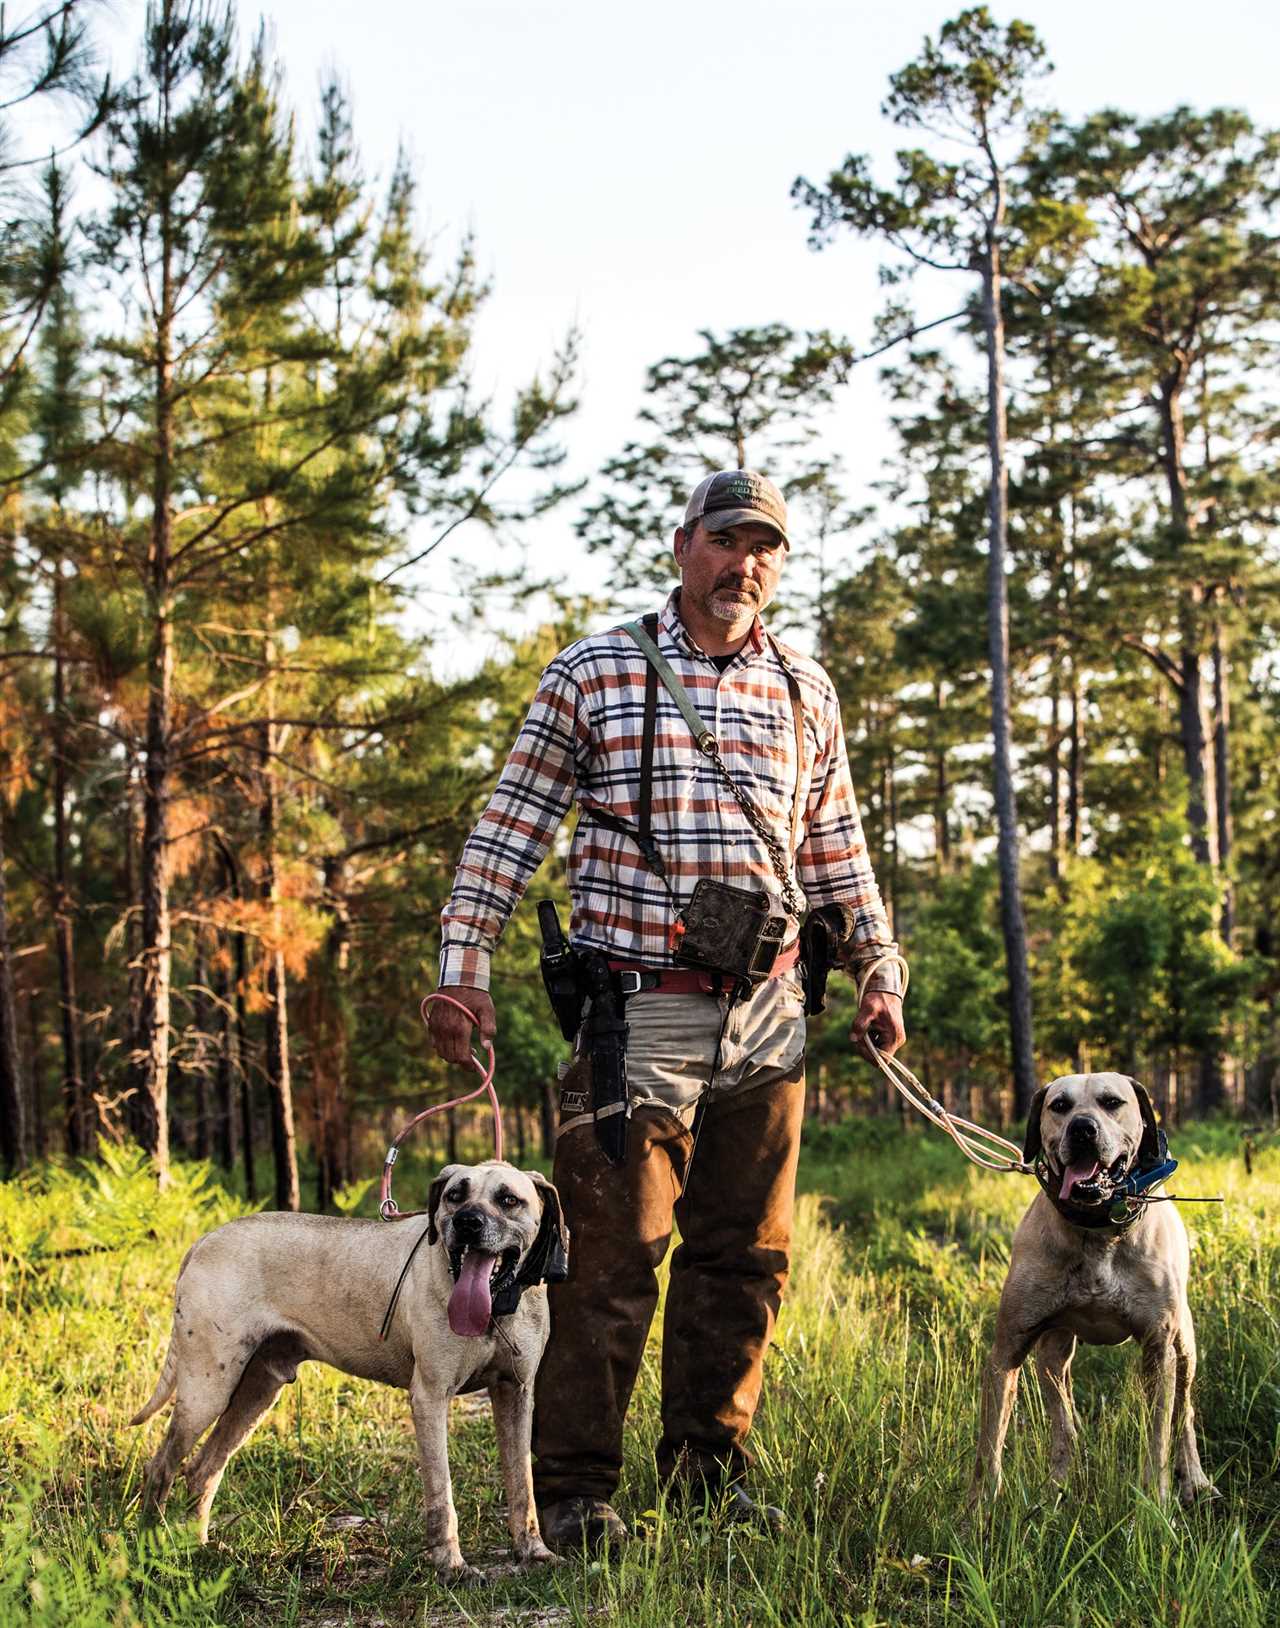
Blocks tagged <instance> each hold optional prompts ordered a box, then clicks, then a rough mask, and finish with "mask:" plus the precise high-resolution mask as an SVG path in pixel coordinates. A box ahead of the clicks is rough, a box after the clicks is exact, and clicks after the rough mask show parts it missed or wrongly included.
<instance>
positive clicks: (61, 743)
mask: <svg viewBox="0 0 1280 1628" xmlns="http://www.w3.org/2000/svg"><path fill="white" fill-rule="evenodd" d="M62 595H63V578H62V562H61V560H60V559H56V558H55V560H54V562H53V718H52V720H51V722H52V725H53V728H52V737H53V738H52V745H53V935H54V941H55V943H56V945H57V952H58V1017H59V1020H60V1021H59V1027H60V1029H61V1033H62V1102H63V1112H64V1116H65V1123H66V1136H67V1152H68V1153H70V1154H71V1156H72V1157H73V1158H77V1157H83V1156H84V1155H85V1154H87V1153H91V1152H92V1151H93V1147H94V1142H95V1135H96V1129H97V1127H96V1125H95V1124H94V1119H95V1118H96V1116H95V1115H94V1114H93V1113H92V1111H91V1109H90V1104H89V1101H88V1096H87V1093H86V1091H85V1087H84V1066H83V1060H82V1057H81V1045H80V1007H79V1002H78V1000H77V996H76V957H75V938H74V932H73V928H72V909H71V889H70V887H69V885H68V881H67V875H68V863H67V847H68V844H67V711H66V707H67V696H66V666H65V651H64V643H65V626H64V619H63V610H62Z"/></svg>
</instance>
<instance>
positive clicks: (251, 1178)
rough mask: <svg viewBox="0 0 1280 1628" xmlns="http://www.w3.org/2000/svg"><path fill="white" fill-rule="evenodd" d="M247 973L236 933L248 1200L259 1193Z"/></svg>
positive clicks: (238, 1049)
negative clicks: (254, 1139) (246, 993)
mask: <svg viewBox="0 0 1280 1628" xmlns="http://www.w3.org/2000/svg"><path fill="white" fill-rule="evenodd" d="M248 977H249V967H248V954H247V950H246V946H245V941H244V934H243V933H236V934H235V979H236V995H235V1008H236V1067H237V1068H238V1070H239V1072H240V1137H241V1148H240V1151H241V1156H242V1159H243V1163H244V1191H245V1197H246V1198H248V1199H249V1200H250V1201H251V1202H252V1201H255V1200H256V1199H257V1197H258V1178H257V1174H256V1165H255V1161H254V1154H255V1151H256V1150H255V1148H254V1145H253V1081H252V1078H251V1077H250V1074H249V1037H248V1022H247V1018H246V1012H245V1006H246V999H245V990H246V988H247V982H248Z"/></svg>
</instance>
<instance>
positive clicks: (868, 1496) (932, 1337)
mask: <svg viewBox="0 0 1280 1628" xmlns="http://www.w3.org/2000/svg"><path fill="white" fill-rule="evenodd" d="M1236 1146H1237V1138H1236V1137H1235V1136H1234V1134H1233V1133H1232V1132H1231V1130H1230V1129H1229V1128H1227V1127H1221V1128H1209V1129H1198V1128H1197V1129H1195V1130H1193V1131H1191V1132H1190V1133H1184V1134H1183V1135H1182V1136H1180V1137H1178V1138H1177V1139H1176V1152H1177V1154H1178V1156H1179V1158H1180V1159H1181V1160H1182V1161H1183V1165H1182V1169H1180V1170H1179V1172H1178V1181H1177V1183H1176V1184H1175V1190H1178V1189H1180V1190H1182V1191H1185V1192H1188V1193H1189V1192H1199V1193H1222V1194H1223V1195H1224V1196H1225V1197H1226V1199H1227V1204H1226V1206H1225V1207H1221V1208H1220V1207H1218V1206H1189V1207H1188V1208H1187V1210H1186V1211H1185V1212H1184V1213H1185V1217H1186V1219H1187V1222H1188V1225H1189V1227H1190V1229H1191V1231H1192V1235H1193V1242H1194V1246H1195V1247H1194V1254H1193V1268H1192V1270H1193V1283H1192V1306H1193V1311H1194V1314H1195V1317H1196V1324H1197V1330H1198V1334H1199V1341H1200V1351H1201V1371H1200V1377H1199V1380H1198V1382H1197V1403H1198V1407H1199V1411H1200V1419H1201V1445H1202V1456H1203V1458H1204V1462H1205V1467H1206V1469H1207V1470H1208V1471H1209V1473H1210V1474H1211V1475H1212V1476H1213V1478H1214V1480H1215V1481H1216V1483H1217V1485H1218V1487H1219V1489H1220V1491H1221V1493H1222V1496H1221V1497H1220V1498H1219V1499H1217V1500H1216V1501H1214V1502H1213V1503H1211V1504H1208V1505H1204V1506H1200V1507H1197V1508H1196V1509H1194V1510H1192V1511H1190V1512H1184V1511H1182V1510H1181V1509H1179V1508H1169V1509H1164V1508H1161V1507H1159V1506H1157V1505H1156V1504H1154V1503H1153V1502H1151V1501H1150V1500H1149V1499H1147V1498H1146V1497H1144V1496H1143V1495H1142V1494H1141V1493H1140V1492H1139V1491H1138V1489H1137V1477H1136V1470H1137V1466H1138V1463H1139V1461H1140V1454H1141V1448H1142V1438H1143V1428H1144V1427H1143V1423H1142V1403H1141V1396H1140V1391H1139V1387H1138V1385H1137V1378H1136V1362H1135V1360H1134V1358H1135V1353H1134V1351H1133V1349H1132V1348H1131V1347H1122V1348H1118V1349H1115V1350H1087V1349H1086V1350H1084V1351H1082V1353H1081V1356H1080V1357H1079V1358H1078V1360H1077V1363H1076V1376H1077V1378H1076V1396H1077V1405H1078V1409H1079V1412H1080V1416H1081V1452H1080V1458H1079V1462H1078V1463H1077V1466H1076V1469H1075V1471H1074V1474H1073V1478H1072V1482H1071V1485H1070V1487H1069V1488H1068V1489H1067V1491H1066V1492H1065V1493H1061V1494H1060V1493H1058V1492H1057V1491H1056V1490H1055V1489H1054V1488H1053V1487H1052V1486H1051V1485H1050V1484H1049V1482H1048V1480H1047V1476H1046V1465H1047V1452H1046V1442H1045V1433H1044V1421H1043V1416H1042V1409H1041V1407H1040V1402H1039V1396H1038V1393H1037V1390H1036V1387H1035V1385H1034V1383H1032V1384H1030V1385H1029V1386H1024V1388H1023V1391H1022V1394H1021V1396H1020V1399H1019V1406H1018V1413H1017V1417H1016V1421H1015V1426H1014V1430H1013V1432H1012V1435H1011V1440H1010V1446H1009V1451H1008V1455H1007V1479H1006V1488H1005V1492H1004V1494H1003V1496H1002V1498H1001V1500H1000V1502H999V1504H998V1505H997V1507H996V1508H995V1509H994V1511H992V1512H990V1513H989V1514H988V1515H986V1516H985V1517H983V1518H982V1519H980V1520H977V1521H974V1522H969V1521H967V1520H966V1518H965V1517H964V1514H963V1499H964V1491H965V1487H966V1484H967V1481H968V1476H969V1473H970V1468H971V1465H972V1459H973V1452H974V1440H975V1433H976V1417H977V1405H976V1404H977V1389H978V1372H979V1368H980V1365H981V1362H982V1360H983V1357H984V1355H985V1351H986V1344H987V1340H988V1338H989V1335H990V1328H991V1322H992V1317H993V1313H994V1308H995V1302H996V1298H997V1296H998V1293H999V1288H1000V1283H1001V1281H1002V1278H1003V1274H1004V1269H1005V1265H1006V1263H1007V1259H1008V1247H1009V1239H1010V1237H1011V1235H1012V1230H1013V1225H1014V1223H1015V1221H1016V1219H1017V1216H1018V1214H1019V1213H1020V1212H1021V1209H1022V1208H1023V1206H1024V1205H1025V1204H1026V1203H1027V1201H1028V1200H1029V1197H1030V1189H1029V1186H1028V1183H1027V1182H1026V1181H1025V1180H1023V1179H1020V1178H1016V1177H1012V1176H1008V1177H1001V1176H994V1175H986V1174H983V1173H981V1172H977V1171H974V1170H972V1169H971V1168H970V1167H968V1166H966V1165H964V1164H963V1163H962V1161H961V1160H960V1159H959V1156H958V1155H957V1154H956V1153H955V1152H954V1150H953V1149H952V1148H951V1147H950V1145H949V1144H948V1143H946V1142H945V1141H944V1140H943V1139H941V1138H938V1137H934V1136H933V1135H932V1134H931V1133H927V1134H913V1135H904V1134H902V1133H901V1132H900V1131H898V1130H897V1129H896V1127H890V1126H888V1125H886V1126H883V1127H881V1126H878V1125H856V1126H847V1127H837V1128H835V1129H832V1130H825V1131H820V1132H818V1133H816V1134H814V1135H811V1136H810V1138H809V1142H808V1146H807V1149H806V1155H805V1160H804V1164H803V1167H802V1178H801V1186H802V1188H803V1189H804V1196H803V1197H802V1199H801V1202H800V1206H799V1216H798V1228H797V1244H796V1252H795V1271H794V1274H793V1278H792V1283H791V1286H790V1289H789V1292H788V1297H787V1303H786V1306H785V1308H784V1313H783V1317H782V1320H781V1322H780V1325H779V1330H778V1338H777V1341H776V1343H775V1345H774V1348H773V1351H772V1354H771V1356H770V1359H769V1364H768V1370H767V1384H766V1393H765V1398H764V1402H763V1404H762V1408H761V1413H760V1416H759V1419H758V1422H757V1427H756V1431H755V1435H754V1438H753V1445H754V1448H755V1452H756V1457H757V1465H756V1469H755V1472H754V1482H755V1486H756V1488H757V1490H758V1491H759V1492H760V1493H761V1494H763V1495H765V1496H767V1497H768V1498H769V1499H770V1501H772V1502H775V1503H779V1504H782V1505H783V1506H784V1507H785V1508H786V1509H787V1510H788V1512H789V1513H790V1515H791V1517H792V1524H791V1527H790V1530H789V1531H788V1532H787V1533H786V1534H785V1536H783V1537H781V1538H774V1537H771V1536H767V1535H764V1534H759V1533H751V1532H742V1531H733V1530H726V1529H724V1528H723V1527H721V1526H720V1525H718V1524H717V1523H716V1522H715V1521H714V1520H708V1519H706V1518H703V1517H700V1518H697V1519H691V1518H690V1517H689V1516H688V1515H686V1514H683V1513H682V1514H679V1515H677V1514H676V1513H675V1512H673V1511H669V1510H668V1509H667V1508H666V1507H665V1504H664V1502H663V1500H662V1498H661V1496H660V1493H659V1489H658V1486H657V1483H656V1478H655V1474H654V1470H653V1465H652V1458H651V1450H652V1444H653V1442H654V1440H655V1439H656V1434H657V1404H658V1369H657V1340H656V1335H655V1338H654V1340H653V1341H651V1344H650V1348H649V1351H648V1354H647V1357H646V1362H645V1367H644V1369H643V1372H642V1374H641V1380H640V1384H639V1386H638V1388H637V1395H636V1401H635V1406H634V1412H633V1426H632V1429H631V1430H630V1432H629V1437H628V1447H627V1465H626V1472H625V1480H624V1486H623V1490H622V1493H621V1495H620V1503H621V1506H622V1509H623V1513H624V1514H625V1515H626V1516H627V1518H628V1519H629V1520H630V1522H631V1523H632V1525H633V1528H634V1529H635V1531H636V1532H637V1534H638V1539H637V1541H636V1542H635V1543H634V1544H632V1545H631V1546H630V1547H628V1548H627V1549H626V1550H624V1551H623V1552H622V1554H621V1555H620V1556H619V1557H618V1558H617V1559H614V1560H606V1561H596V1560H588V1559H587V1558H586V1557H580V1558H578V1559H577V1560H574V1561H570V1562H569V1563H568V1564H566V1565H564V1566H562V1567H560V1568H558V1569H556V1570H555V1571H553V1572H547V1573H540V1574H532V1575H528V1576H520V1575H513V1574H511V1573H510V1572H509V1571H508V1572H506V1573H502V1571H501V1561H502V1559H503V1555H504V1550H505V1528H504V1526H503V1522H502V1500H501V1494H500V1491H499V1485H498V1476H497V1471H496V1460H495V1453H494V1448H493V1442H492V1430H491V1427H490V1422H489V1420H488V1418H487V1417H486V1416H485V1415H484V1410H483V1408H480V1407H477V1406H476V1405H475V1404H474V1403H473V1402H460V1403H459V1404H457V1405H456V1407H455V1417H454V1429H453V1442H452V1454H453V1465H454V1481H455V1497H456V1500H457V1504H458V1513H459V1520H460V1524H461V1529H462V1543H463V1548H464V1550H465V1551H466V1553H467V1554H468V1557H469V1558H476V1557H479V1559H480V1561H481V1563H482V1564H486V1565H488V1566H490V1567H491V1568H493V1569H494V1571H495V1572H496V1573H498V1575H496V1576H495V1579H494V1581H493V1582H492V1583H491V1584H490V1586H489V1587H488V1588H486V1589H483V1590H480V1591H471V1592H469V1593H467V1594H466V1595H457V1596H450V1595H449V1594H448V1593H447V1592H446V1591H444V1590H442V1589H441V1587H440V1586H439V1585H438V1584H437V1583H436V1581H435V1579H434V1577H433V1576H432V1574H431V1573H430V1571H429V1569H428V1568H426V1567H424V1565H423V1564H422V1562H421V1559H420V1548H421V1520H420V1513H419V1490H418V1481H417V1473H416V1462H415V1454H414V1445H413V1437H412V1429H411V1426H410V1422H409V1418H408V1409H407V1407H406V1405H405V1399H404V1398H403V1397H402V1396H401V1395H399V1394H398V1393H396V1392H393V1391H390V1390H386V1389H380V1388H378V1387H375V1386H370V1385H365V1384H363V1383H361V1382H359V1381H355V1380H351V1379H347V1378H345V1377H344V1376H342V1375H339V1374H336V1373H333V1372H332V1371H331V1370H328V1369H324V1368H321V1367H318V1366H311V1365H308V1366H306V1367H304V1368H303V1370H302V1374H301V1377H300V1380H299V1382H298V1384H297V1385H296V1386H293V1387H291V1388H289V1389H288V1390H287V1391H286V1392H285V1394H284V1395H283V1396H282V1398H281V1400H280V1402H279V1403H278V1404H277V1406H276V1409H275V1410H274V1413H273V1414H272V1415H271V1416H270V1418H269V1419H268V1420H267V1422H266V1423H265V1424H264V1425H263V1426H262V1427H261V1429H260V1430H259V1432H258V1433H257V1435H256V1436H255V1437H254V1438H253V1439H252V1440H251V1442H250V1443H249V1445H248V1446H247V1447H246V1448H245V1449H244V1450H243V1452H242V1453H241V1454H240V1455H239V1456H238V1457H237V1458H236V1459H235V1460H234V1461H233V1463H232V1465H231V1468H230V1469H229V1471H228V1474H227V1479H226V1481H225V1482H224V1484H223V1488H222V1491H221V1493H220V1494H219V1498H218V1503H217V1505H216V1506H215V1510H214V1538H215V1542H214V1543H213V1544H212V1545H210V1547H209V1548H208V1549H205V1550H199V1549H195V1548H193V1547H192V1545H191V1542H190V1537H189V1533H188V1531H187V1529H186V1528H185V1526H184V1525H183V1524H182V1521H181V1513H182V1492H181V1485H180V1484H179V1487H178V1489H177V1490H176V1492H175V1496H174V1500H173V1502H172V1504H171V1517H170V1523H169V1524H166V1525H162V1526H161V1527H160V1528H159V1529H157V1530H156V1531H154V1532H150V1533H148V1532H145V1531H143V1530H140V1529H139V1527H138V1523H137V1518H136V1503H137V1494H138V1482H139V1469H140V1466H141V1464H142V1462H144V1459H145V1455H146V1454H147V1453H149V1452H150V1451H152V1450H154V1446H155V1443H156V1440H157V1438H158V1434H159V1432H160V1430H161V1429H162V1428H163V1421H162V1420H158V1421H154V1422H153V1423H152V1424H150V1425H148V1426H147V1427H145V1428H144V1429H143V1430H141V1431H131V1430H129V1429H127V1428H125V1426H124V1420H125V1419H127V1417H128V1416H129V1414H130V1413H131V1412H132V1411H133V1410H134V1409H135V1408H136V1407H137V1406H138V1405H139V1404H140V1402H141V1401H142V1400H143V1399H144V1398H145V1396H146V1395H147V1394H148V1393H149V1391H150V1389H151V1386H152V1384H153V1382H154V1379H155V1376H156V1373H157V1371H158V1369H159V1365H160V1361H161V1358H162V1356H163V1353H164V1349H165V1344H166V1341H167V1339H168V1329H169V1311H170V1291H171V1288H172V1283H173V1278H174V1275H175V1273H176V1270H177V1266H178V1262H179V1260H180V1259H181V1256H182V1253H183V1251H184V1250H185V1248H186V1247H187V1245H188V1244H189V1243H190V1242H191V1240H192V1238H193V1237H195V1236H196V1235H197V1234H198V1233H199V1232H201V1231H203V1230H205V1229H206V1228H208V1227H209V1226H211V1225H215V1224H217V1222H219V1221H220V1220H223V1219H226V1218H227V1217H228V1216H229V1215H231V1214H232V1213H235V1211H236V1209H237V1203H236V1201H234V1200H232V1199H229V1198H228V1197H227V1196H226V1195H225V1194H222V1193H221V1192H220V1191H219V1190H218V1189H217V1188H215V1187H213V1186H212V1185H211V1183H210V1181H209V1178H208V1172H207V1171H205V1170H203V1169H202V1168H200V1167H190V1166H188V1167H185V1168H184V1169H183V1170H182V1171H180V1173H179V1179H178V1181H177V1182H176V1183H175V1186H174V1187H173V1188H171V1189H169V1190H168V1191H167V1192H166V1193H165V1194H163V1195H156V1194H155V1192H154V1190H153V1188H152V1186H151V1183H150V1180H149V1178H148V1177H147V1175H146V1172H145V1170H144V1169H143V1167H142V1166H141V1164H140V1162H138V1161H137V1160H135V1159H133V1158H132V1157H131V1156H128V1155H120V1154H115V1155H113V1156H112V1159H111V1162H110V1163H109V1164H108V1165H107V1166H105V1167H97V1166H95V1167H91V1168H88V1169H85V1170H83V1171H79V1172H76V1171H69V1170H52V1171H47V1172H45V1173H43V1174H42V1176H41V1177H40V1178H39V1179H37V1180H31V1181H28V1182H26V1183H25V1184H10V1186H8V1187H3V1188H0V1294H2V1299H0V1328H3V1333H4V1343H5V1360H4V1362H3V1364H0V1498H2V1499H3V1500H4V1503H5V1515H4V1528H3V1538H2V1539H0V1544H2V1547H0V1624H3V1625H4V1628H8V1625H9V1624H11V1623H12V1624H15V1625H25V1624H40V1625H42V1628H43V1625H45V1624H49V1625H52V1624H54V1623H58V1624H62V1623H68V1624H75V1625H76V1628H80V1625H84V1628H96V1625H97V1624H99V1623H101V1624H103V1625H106V1624H117V1623H119V1624H132V1623H139V1624H152V1623H155V1624H167V1623H171V1622H172V1623H177V1622H182V1623H191V1624H205V1623H218V1624H227V1625H235V1624H264V1625H265V1624H270V1625H271V1628H288V1625H291V1624H297V1625H306V1628H319V1625H320V1624H322V1623H323V1624H340V1623H346V1622H351V1623H363V1624H371V1623H377V1622H385V1623H394V1624H401V1623H405V1624H407V1623H412V1622H421V1621H428V1622H433V1623H449V1624H451V1625H452V1624H461V1623H464V1622H474V1623H485V1622H491V1623H498V1622H501V1623H504V1624H510V1623H513V1622H521V1621H527V1622H530V1623H533V1622H538V1623H544V1624H545V1623H549V1622H552V1621H557V1622H566V1623H567V1622H573V1623H584V1624H585V1623H587V1622H588V1621H592V1622H595V1623H599V1622H600V1621H603V1620H608V1621H610V1623H611V1625H612V1624H617V1625H619V1628H623V1625H627V1628H630V1625H635V1628H642V1625H643V1628H650V1625H652V1628H657V1625H658V1624H663V1625H665V1624H667V1623H670V1622H675V1621H680V1622H683V1621H693V1622H708V1623H724V1624H735V1625H741V1628H748V1625H751V1628H764V1625H769V1624H778V1625H781V1624H786V1625H788V1628H791V1625H800V1628H810V1625H812V1628H819V1625H822V1628H826V1625H831V1628H848V1625H857V1628H871V1625H874V1624H890V1623H892V1624H908V1625H916V1624H919V1625H930V1624H938V1625H944V1624H945V1625H953V1624H954V1625H957V1628H959V1625H966V1628H968V1625H984V1628H996V1625H1000V1628H1021V1625H1023V1624H1036V1625H1038V1628H1039V1625H1053V1624H1058V1625H1061V1628H1104V1625H1105V1628H1114V1625H1116V1624H1125V1625H1127V1624H1131V1623H1132V1624H1168V1625H1177V1628H1209V1625H1212V1628H1222V1625H1226V1624H1232V1625H1235V1624H1240V1625H1243V1628H1264V1625H1269V1624H1274V1623H1275V1622H1276V1621H1277V1620H1280V1586H1278V1585H1280V1524H1278V1521H1277V1517H1280V1490H1278V1488H1277V1470H1278V1469H1280V1339H1278V1338H1277V1333H1278V1331H1277V1323H1276V1305H1277V1296H1276V1290H1277V1287H1278V1286H1280V1284H1278V1280H1280V1150H1271V1151H1265V1152H1263V1153H1262V1155H1261V1156H1260V1157H1259V1159H1258V1161H1257V1163H1256V1166H1255V1174H1254V1176H1253V1178H1252V1179H1249V1178H1247V1177H1246V1176H1245V1174H1244V1170H1243V1165H1242V1163H1241V1161H1240V1160H1239V1158H1238V1157H1237V1156H1236ZM412 1185H413V1184H412V1183H411V1184H410V1186H412ZM406 1193H407V1195H408V1196H410V1197H411V1196H412V1194H411V1193H409V1191H408V1188H406ZM75 1249H80V1250H91V1251H93V1252H92V1253H84V1254H68V1253H66V1251H68V1250H75Z"/></svg>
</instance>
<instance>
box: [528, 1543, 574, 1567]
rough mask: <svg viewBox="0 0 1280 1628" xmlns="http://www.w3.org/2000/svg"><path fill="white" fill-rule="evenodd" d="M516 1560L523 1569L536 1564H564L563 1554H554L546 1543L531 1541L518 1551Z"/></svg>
mask: <svg viewBox="0 0 1280 1628" xmlns="http://www.w3.org/2000/svg"><path fill="white" fill-rule="evenodd" d="M516 1562H517V1564H518V1565H519V1567H520V1569H521V1571H524V1570H528V1569H532V1568H533V1567H534V1566H562V1565H564V1557H563V1555H555V1554H552V1552H551V1550H550V1549H548V1548H547V1546H546V1544H545V1543H541V1542H537V1543H530V1544H528V1545H526V1546H525V1547H524V1548H522V1549H519V1550H517V1551H516Z"/></svg>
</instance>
